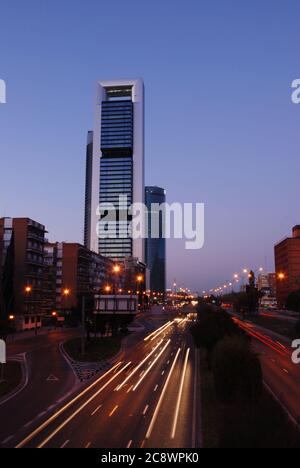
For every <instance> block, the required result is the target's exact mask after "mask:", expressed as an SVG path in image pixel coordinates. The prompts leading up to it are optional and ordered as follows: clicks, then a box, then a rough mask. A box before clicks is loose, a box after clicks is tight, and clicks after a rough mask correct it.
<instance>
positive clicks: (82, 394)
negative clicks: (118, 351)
mask: <svg viewBox="0 0 300 468" xmlns="http://www.w3.org/2000/svg"><path fill="white" fill-rule="evenodd" d="M121 364H122V361H120V362H118V363H117V364H116V365H115V366H113V367H112V368H111V369H109V370H108V371H107V372H105V374H103V375H101V377H99V379H97V380H96V381H95V382H93V383H92V384H91V385H90V386H89V387H87V388H86V389H85V390H83V391H82V392H81V393H79V395H77V396H76V397H75V398H73V399H72V400H71V401H69V403H67V404H66V405H64V406H63V407H62V408H61V409H60V410H58V411H57V412H56V413H55V414H53V415H52V416H51V417H50V418H49V419H47V420H46V421H45V422H44V423H43V424H41V425H40V426H39V427H38V428H37V429H35V431H33V432H32V433H31V434H29V435H28V436H27V437H26V438H25V439H23V440H22V441H21V442H20V443H19V444H18V445H16V448H22V447H24V446H25V445H26V444H27V443H28V442H30V441H31V440H32V439H33V437H35V436H36V435H38V434H39V433H40V432H41V431H42V430H43V429H45V428H46V427H47V426H49V424H50V423H51V422H53V421H55V419H57V418H58V417H59V416H60V415H61V414H62V413H64V411H66V410H67V409H68V408H69V407H70V406H72V405H73V404H74V403H76V401H77V400H79V399H80V398H81V397H82V396H84V395H85V394H86V393H87V392H89V391H90V390H91V389H92V388H94V387H95V386H96V385H97V384H98V383H99V382H101V381H102V380H103V379H104V378H105V377H107V376H108V375H109V374H110V373H111V372H114V370H115V369H117V368H118V367H120V365H121ZM126 367H127V366H126Z"/></svg>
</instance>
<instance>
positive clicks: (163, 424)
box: [6, 318, 201, 448]
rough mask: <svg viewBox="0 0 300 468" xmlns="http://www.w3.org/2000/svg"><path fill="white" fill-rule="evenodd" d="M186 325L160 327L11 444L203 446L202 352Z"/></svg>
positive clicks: (173, 323)
mask: <svg viewBox="0 0 300 468" xmlns="http://www.w3.org/2000/svg"><path fill="white" fill-rule="evenodd" d="M188 327H189V322H188V321H187V320H186V319H174V318H171V319H170V321H169V322H166V321H163V322H160V324H159V325H157V326H156V329H155V330H153V331H151V332H149V333H148V334H146V336H144V337H142V338H141V339H140V340H139V342H138V343H136V344H134V345H133V346H130V347H128V349H127V352H126V353H125V355H124V357H123V358H122V360H120V361H119V362H116V364H115V365H114V366H112V367H111V369H109V370H108V371H107V372H106V373H104V374H103V375H101V376H100V377H98V378H97V379H96V380H94V381H93V382H92V383H91V384H90V385H89V386H87V387H85V388H84V389H81V390H78V391H77V392H76V393H75V394H73V395H72V397H70V399H69V400H67V401H66V402H65V403H64V404H63V406H61V407H60V408H57V409H56V410H55V412H53V413H52V414H51V413H50V414H48V415H47V417H45V418H44V419H41V420H39V422H38V424H35V425H31V426H30V427H28V428H27V429H26V428H25V429H24V430H23V432H22V434H18V438H11V439H10V440H9V441H7V444H6V445H7V446H14V447H39V448H42V447H48V448H49V447H58V448H71V447H76V448H77V447H79V448H80V447H84V448H93V447H97V448H98V447H99V448H101V447H103V448H122V447H124V448H127V447H128V448H129V447H132V448H133V447H149V448H150V447H160V448H163V447H174V448H175V447H176V448H194V447H199V446H200V445H201V415H200V379H199V376H198V369H199V365H198V354H197V351H196V350H195V348H194V346H193V342H192V339H191V336H190V333H189V332H188Z"/></svg>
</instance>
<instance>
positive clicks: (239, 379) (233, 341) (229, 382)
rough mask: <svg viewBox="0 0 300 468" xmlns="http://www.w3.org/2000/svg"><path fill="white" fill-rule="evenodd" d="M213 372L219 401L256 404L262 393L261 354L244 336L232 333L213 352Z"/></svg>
mask: <svg viewBox="0 0 300 468" xmlns="http://www.w3.org/2000/svg"><path fill="white" fill-rule="evenodd" d="M212 370H213V375H214V384H215V390H216V395H217V398H218V400H219V401H220V402H221V403H224V404H233V403H234V404H246V405H248V404H251V403H252V404H253V403H255V402H256V401H257V400H258V398H259V397H260V395H261V393H262V388H263V378H262V370H261V365H260V361H259V359H258V357H257V356H256V354H254V353H253V352H252V351H251V349H250V346H249V342H248V341H247V340H246V339H245V338H241V337H237V336H230V337H228V336H227V337H225V338H224V339H223V340H222V341H220V342H219V343H218V344H217V346H216V347H215V349H214V352H213V366H212Z"/></svg>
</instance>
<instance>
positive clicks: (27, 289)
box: [25, 284, 38, 335]
mask: <svg viewBox="0 0 300 468" xmlns="http://www.w3.org/2000/svg"><path fill="white" fill-rule="evenodd" d="M25 294H26V295H27V297H29V296H30V295H31V294H33V296H32V297H33V301H34V305H33V312H34V319H35V327H34V334H35V335H37V332H38V328H37V314H36V301H35V296H34V294H35V293H34V289H33V287H32V286H31V285H29V284H28V285H27V286H25Z"/></svg>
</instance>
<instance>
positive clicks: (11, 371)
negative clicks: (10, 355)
mask: <svg viewBox="0 0 300 468" xmlns="http://www.w3.org/2000/svg"><path fill="white" fill-rule="evenodd" d="M21 380H22V367H21V363H20V362H13V361H9V362H8V363H7V364H5V368H4V381H3V382H0V398H3V397H4V396H6V395H8V394H9V393H11V392H12V391H13V390H15V389H16V388H17V387H18V385H20V383H21Z"/></svg>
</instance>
